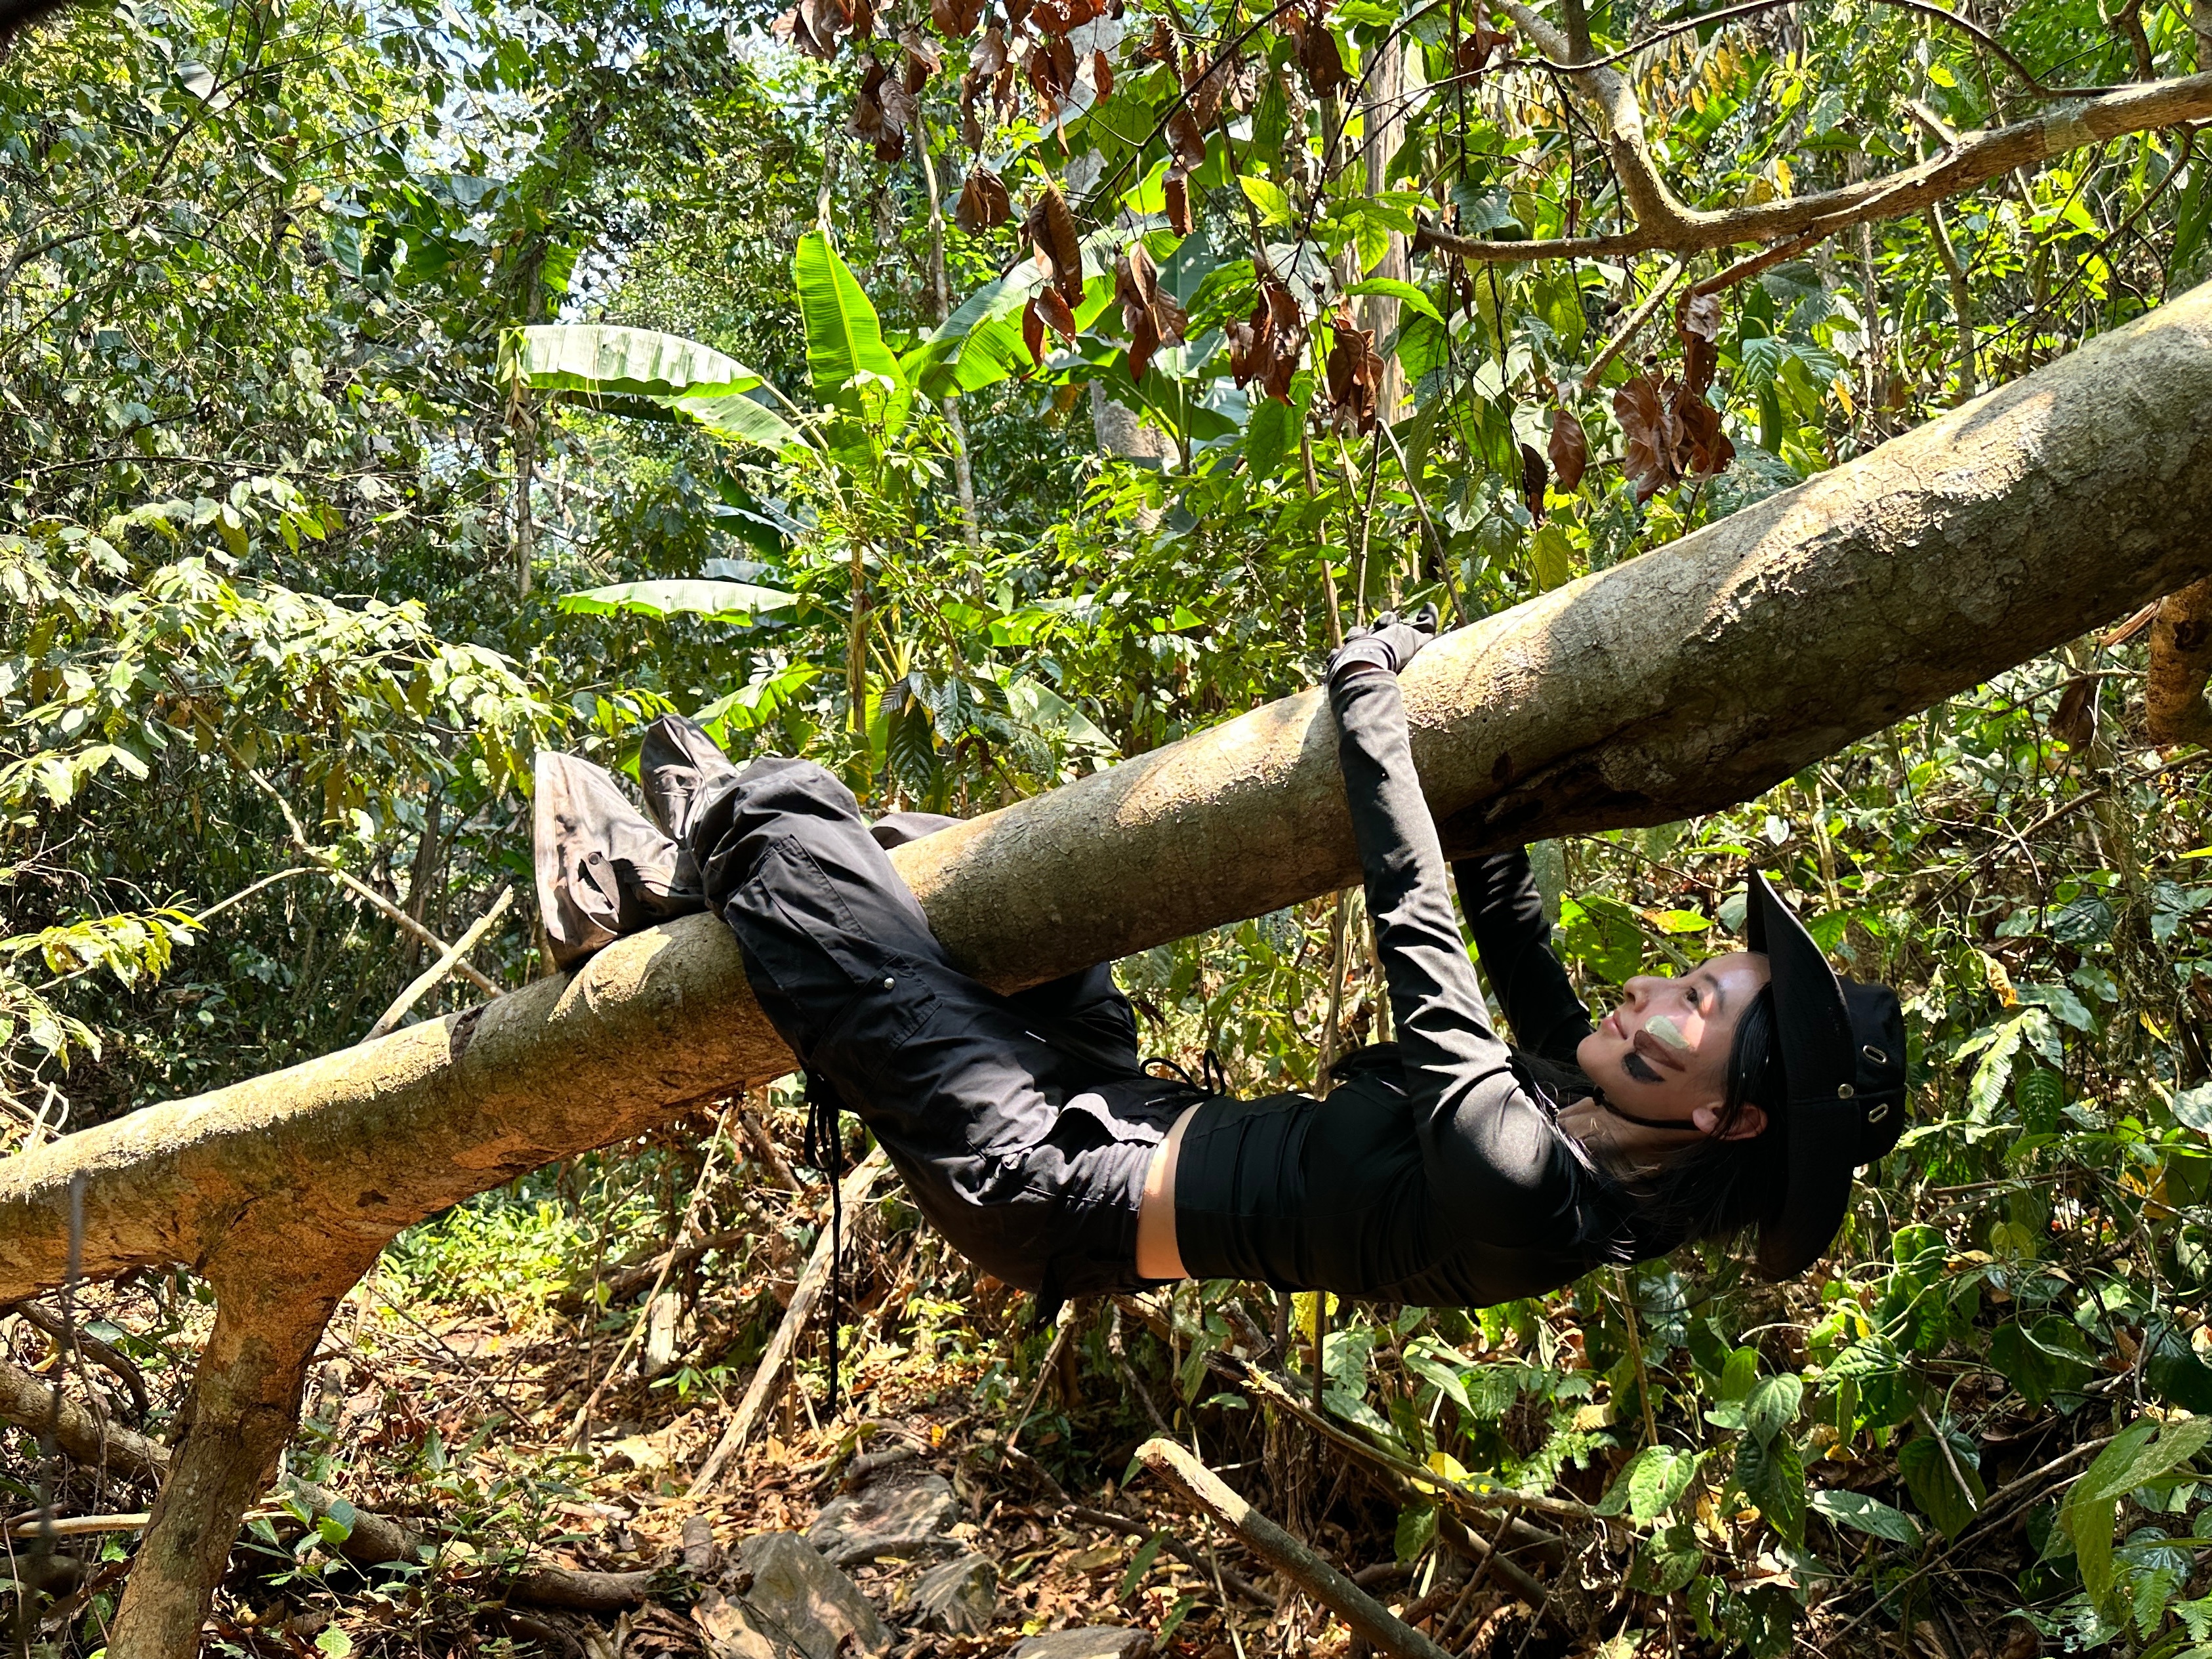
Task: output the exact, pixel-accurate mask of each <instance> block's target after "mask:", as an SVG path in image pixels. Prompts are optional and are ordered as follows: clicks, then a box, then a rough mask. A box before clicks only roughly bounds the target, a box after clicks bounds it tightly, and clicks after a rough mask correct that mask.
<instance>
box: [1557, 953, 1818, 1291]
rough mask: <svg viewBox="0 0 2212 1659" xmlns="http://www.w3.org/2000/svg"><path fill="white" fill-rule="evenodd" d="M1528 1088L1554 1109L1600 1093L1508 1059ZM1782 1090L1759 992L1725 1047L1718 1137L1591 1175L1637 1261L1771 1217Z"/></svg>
mask: <svg viewBox="0 0 2212 1659" xmlns="http://www.w3.org/2000/svg"><path fill="white" fill-rule="evenodd" d="M1514 1059H1515V1061H1516V1066H1518V1068H1519V1069H1520V1071H1521V1072H1522V1075H1523V1078H1524V1079H1525V1080H1526V1081H1528V1082H1530V1083H1534V1084H1536V1085H1540V1086H1541V1088H1542V1089H1543V1091H1545V1092H1546V1093H1548V1094H1550V1095H1552V1096H1553V1097H1554V1098H1556V1099H1558V1100H1559V1101H1560V1102H1561V1103H1565V1102H1566V1101H1570V1100H1573V1099H1576V1098H1578V1097H1587V1096H1591V1095H1598V1094H1601V1093H1602V1092H1603V1091H1601V1090H1600V1089H1599V1088H1598V1086H1597V1085H1596V1084H1595V1083H1594V1082H1592V1081H1591V1080H1590V1079H1589V1077H1587V1076H1585V1075H1584V1074H1583V1071H1582V1069H1581V1068H1580V1067H1579V1066H1562V1065H1559V1064H1558V1063H1557V1062H1555V1061H1551V1060H1544V1059H1541V1057H1539V1056H1536V1055H1534V1054H1524V1053H1522V1052H1521V1051H1520V1050H1517V1049H1516V1050H1515V1052H1514ZM1788 1098H1789V1097H1788V1085H1787V1084H1786V1083H1785V1082H1784V1079H1783V1073H1782V1051H1781V1047H1780V1045H1779V1044H1778V1042H1776V1040H1775V1024H1774V995H1773V993H1772V992H1771V990H1769V989H1765V988H1762V989H1761V990H1760V991H1759V995H1758V996H1757V997H1756V998H1754V999H1753V1001H1752V1003H1751V1005H1750V1006H1748V1007H1747V1008H1746V1009H1745V1010H1744V1013H1743V1018H1741V1020H1739V1021H1738V1022H1737V1023H1736V1028H1735V1041H1734V1042H1732V1043H1731V1044H1730V1045H1729V1064H1728V1091H1727V1093H1726V1095H1725V1097H1723V1101H1722V1103H1721V1117H1720V1122H1719V1124H1718V1125H1717V1126H1716V1129H1715V1132H1714V1133H1712V1134H1711V1135H1709V1136H1707V1137H1706V1138H1705V1139H1703V1140H1700V1141H1699V1142H1698V1143H1697V1144H1696V1145H1694V1146H1691V1147H1689V1148H1688V1149H1686V1151H1684V1152H1680V1153H1678V1154H1676V1155H1675V1156H1674V1157H1673V1158H1668V1160H1667V1162H1666V1163H1664V1164H1661V1165H1660V1166H1659V1167H1658V1168H1657V1169H1656V1170H1644V1169H1637V1170H1629V1169H1623V1168H1620V1166H1618V1165H1610V1166H1609V1165H1607V1164H1603V1163H1601V1164H1599V1165H1598V1174H1599V1176H1600V1178H1601V1179H1602V1180H1603V1181H1605V1182H1606V1183H1607V1185H1608V1186H1609V1187H1611V1188H1613V1191H1614V1192H1615V1193H1616V1194H1618V1195H1619V1196H1620V1199H1621V1200H1623V1207H1624V1208H1626V1209H1627V1210H1628V1211H1629V1212H1630V1213H1631V1215H1632V1227H1633V1231H1634V1232H1635V1234H1636V1238H1635V1240H1634V1241H1633V1242H1634V1243H1635V1244H1636V1245H1637V1246H1638V1254H1643V1253H1644V1252H1645V1251H1647V1250H1649V1249H1651V1248H1652V1247H1654V1246H1656V1247H1657V1248H1658V1249H1674V1247H1675V1246H1676V1245H1679V1244H1686V1243H1690V1242H1691V1241H1692V1240H1693V1239H1706V1238H1729V1237H1734V1236H1735V1234H1737V1233H1740V1232H1741V1231H1743V1230H1744V1229H1745V1228H1747V1227H1748V1226H1751V1225H1753V1224H1755V1223H1758V1222H1761V1221H1765V1220H1767V1219H1769V1218H1771V1215H1772V1212H1773V1207H1774V1201H1775V1198H1776V1195H1777V1194H1779V1193H1780V1192H1781V1191H1782V1190H1783V1187H1784V1172H1785V1170H1786V1169H1787V1167H1788V1165H1787V1162H1786V1158H1785V1139H1784V1136H1785V1116H1786V1114H1785V1113H1784V1107H1785V1106H1786V1105H1787V1103H1788ZM1753 1104H1757V1105H1759V1106H1761V1107H1764V1108H1765V1111H1766V1127H1765V1129H1763V1130H1761V1131H1760V1132H1759V1133H1758V1134H1756V1135H1753V1136H1752V1137H1751V1138H1750V1139H1745V1140H1728V1139H1723V1136H1725V1135H1726V1134H1727V1133H1728V1131H1729V1129H1730V1128H1731V1127H1734V1126H1735V1122H1736V1121H1737V1120H1738V1119H1739V1118H1741V1116H1742V1115H1743V1109H1744V1108H1745V1107H1746V1106H1749V1105H1753Z"/></svg>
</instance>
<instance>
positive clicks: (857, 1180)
mask: <svg viewBox="0 0 2212 1659" xmlns="http://www.w3.org/2000/svg"><path fill="white" fill-rule="evenodd" d="M887 1167H889V1161H888V1160H887V1159H886V1158H884V1149H883V1148H882V1147H881V1146H878V1147H877V1148H876V1149H875V1150H874V1151H873V1152H870V1153H869V1154H868V1155H867V1156H866V1158H862V1159H861V1160H860V1164H858V1165H857V1166H856V1167H855V1168H854V1170H853V1173H852V1174H850V1175H848V1176H846V1177H845V1184H844V1188H843V1190H842V1193H841V1194H840V1195H839V1201H840V1202H841V1203H842V1205H843V1206H845V1208H847V1209H848V1210H849V1209H851V1208H852V1207H853V1206H854V1205H856V1204H858V1203H860V1201H861V1200H864V1199H866V1197H867V1195H868V1189H869V1188H872V1187H873V1186H874V1185H875V1184H876V1177H877V1176H880V1175H881V1174H882V1173H883V1172H884V1170H885V1169H886V1168H887ZM833 1235H834V1230H833V1229H832V1228H830V1227H829V1226H827V1225H825V1226H823V1229H822V1236H821V1237H819V1238H817V1239H816V1240H815V1241H814V1254H813V1255H811V1256H810V1257H808V1258H807V1261H806V1270H805V1272H804V1273H800V1274H799V1284H798V1285H797V1287H796V1288H795V1289H793V1291H792V1293H791V1305H790V1306H789V1307H788V1308H786V1309H785V1310H783V1322H782V1323H781V1325H778V1326H777V1327H776V1328H775V1335H774V1336H772V1337H770V1338H769V1344H768V1346H767V1348H766V1349H765V1350H764V1351H763V1352H762V1354H761V1362H760V1369H759V1370H757V1371H755V1372H754V1373H753V1380H752V1382H751V1383H750V1384H749V1385H748V1386H747V1387H746V1389H745V1397H744V1399H743V1400H741V1401H738V1414H737V1415H736V1416H735V1417H734V1418H732V1419H730V1426H729V1427H728V1428H727V1429H726V1430H725V1431H723V1433H722V1437H721V1438H720V1440H718V1441H716V1442H715V1443H714V1450H712V1451H710V1452H708V1454H707V1461H706V1462H703V1463H702V1464H701V1465H700V1466H699V1473H698V1474H696V1475H694V1476H692V1478H691V1487H690V1492H691V1495H693V1496H702V1495H703V1494H705V1493H707V1492H712V1491H713V1490H714V1482H715V1480H716V1479H717V1478H718V1477H719V1476H720V1474H721V1473H722V1470H723V1468H725V1467H726V1465H727V1464H728V1462H729V1461H730V1460H731V1459H732V1457H734V1456H736V1455H738V1453H739V1452H741V1451H743V1450H744V1447H745V1442H746V1441H747V1440H748V1439H749V1438H750V1437H751V1435H752V1431H753V1424H754V1423H755V1421H756V1420H757V1419H758V1418H759V1416H760V1413H761V1407H763V1406H765V1405H766V1404H767V1403H768V1394H769V1389H770V1388H771V1387H772V1386H773V1385H774V1384H775V1379H776V1377H777V1376H779V1375H780V1374H781V1372H782V1370H783V1366H784V1362H785V1361H786V1360H787V1359H789V1358H791V1351H792V1349H793V1347H794V1346H796V1345H797V1343H798V1341H799V1332H801V1331H802V1330H804V1329H805V1328H806V1321H807V1319H808V1317H809V1316H811V1314H812V1313H813V1311H814V1304H816V1303H817V1301H819V1300H820V1299H821V1297H822V1290H823V1286H824V1285H827V1284H829V1250H830V1246H831V1245H832V1244H833V1243H835V1242H836V1241H835V1238H834V1236H833Z"/></svg>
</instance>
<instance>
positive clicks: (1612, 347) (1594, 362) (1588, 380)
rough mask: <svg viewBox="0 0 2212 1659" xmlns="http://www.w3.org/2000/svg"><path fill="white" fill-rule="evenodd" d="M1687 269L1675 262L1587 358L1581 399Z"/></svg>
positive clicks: (1682, 261) (1683, 260)
mask: <svg viewBox="0 0 2212 1659" xmlns="http://www.w3.org/2000/svg"><path fill="white" fill-rule="evenodd" d="M1689 269H1690V262H1689V260H1688V259H1687V258H1681V259H1677V260H1675V261H1674V269H1673V270H1670V271H1668V273H1667V274H1666V275H1665V276H1662V277H1661V278H1660V279H1659V281H1658V282H1657V283H1655V284H1653V286H1652V289H1651V292H1650V293H1649V294H1647V295H1644V303H1643V304H1642V305H1640V306H1638V307H1636V310H1635V312H1634V313H1632V315H1631V316H1630V318H1629V319H1628V320H1627V321H1626V322H1625V323H1623V324H1622V325H1620V329H1619V330H1618V331H1616V332H1615V333H1614V335H1613V337H1612V338H1611V339H1610V340H1607V342H1606V343H1605V347H1604V349H1602V350H1601V351H1600V352H1599V353H1598V354H1597V356H1595V357H1593V358H1591V359H1590V366H1589V368H1586V369H1584V370H1583V373H1582V379H1581V380H1580V381H1579V382H1578V383H1577V384H1579V385H1580V386H1581V387H1582V390H1583V395H1584V396H1586V397H1587V396H1588V395H1589V393H1590V392H1595V391H1596V390H1597V383H1598V377H1599V376H1601V375H1602V374H1604V373H1605V371H1606V369H1607V367H1608V366H1610V365H1611V363H1612V362H1613V359H1614V358H1615V357H1618V356H1620V353H1621V349H1622V348H1623V347H1624V346H1626V344H1627V343H1629V342H1630V341H1631V340H1632V339H1634V338H1635V337H1637V335H1638V333H1639V332H1640V331H1642V329H1643V327H1644V324H1646V323H1648V322H1650V320H1651V319H1652V318H1653V317H1655V316H1656V315H1657V314H1658V311H1659V307H1661V306H1662V305H1664V304H1665V303H1666V301H1667V296H1668V295H1669V294H1671V293H1673V292H1674V284H1675V283H1679V282H1680V281H1681V280H1682V278H1683V277H1684V276H1686V275H1687V274H1688V272H1689Z"/></svg>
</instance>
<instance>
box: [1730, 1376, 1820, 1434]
mask: <svg viewBox="0 0 2212 1659" xmlns="http://www.w3.org/2000/svg"><path fill="white" fill-rule="evenodd" d="M1804 1402H1805V1379H1804V1378H1802V1376H1797V1375H1796V1373H1795V1372H1793V1371H1785V1372H1784V1373H1783V1374H1782V1375H1781V1376H1762V1377H1760V1378H1759V1381H1758V1382H1756V1383H1753V1384H1752V1385H1751V1389H1750V1392H1748V1393H1747V1394H1746V1395H1744V1399H1743V1425H1744V1427H1745V1429H1746V1430H1747V1431H1749V1432H1750V1434H1751V1436H1752V1437H1753V1438H1754V1439H1756V1440H1759V1441H1769V1440H1771V1439H1773V1438H1774V1437H1775V1436H1776V1435H1777V1434H1778V1433H1780V1432H1781V1431H1783V1430H1784V1429H1786V1428H1788V1427H1789V1426H1790V1425H1791V1424H1792V1423H1794V1422H1796V1420H1797V1412H1798V1408H1799V1407H1802V1405H1803V1404H1804Z"/></svg>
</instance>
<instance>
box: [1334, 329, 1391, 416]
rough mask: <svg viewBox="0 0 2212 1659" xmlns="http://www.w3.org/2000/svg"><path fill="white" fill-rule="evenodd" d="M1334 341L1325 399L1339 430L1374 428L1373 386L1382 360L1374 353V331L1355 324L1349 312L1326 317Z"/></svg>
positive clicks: (1379, 376)
mask: <svg viewBox="0 0 2212 1659" xmlns="http://www.w3.org/2000/svg"><path fill="white" fill-rule="evenodd" d="M1328 326H1329V330H1330V332H1331V333H1332V334H1333V335H1334V337H1335V343H1334V344H1333V345H1331V346H1330V347H1329V352H1328V401H1329V404H1330V406H1331V409H1332V410H1333V412H1334V418H1335V421H1336V426H1337V429H1338V430H1339V431H1340V432H1344V431H1358V432H1372V431H1373V430H1374V429H1375V397H1376V387H1378V386H1380V385H1381V384H1382V381H1383V360H1382V358H1381V357H1379V356H1376V352H1375V332H1374V331H1373V330H1372V329H1365V328H1361V327H1359V326H1358V325H1356V324H1354V323H1353V322H1352V314H1351V313H1349V312H1343V313H1339V314H1338V315H1337V316H1335V317H1334V318H1332V319H1329V325H1328Z"/></svg>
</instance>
